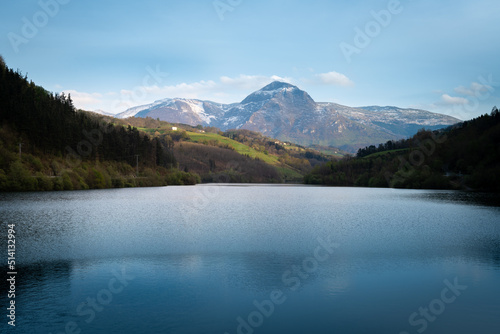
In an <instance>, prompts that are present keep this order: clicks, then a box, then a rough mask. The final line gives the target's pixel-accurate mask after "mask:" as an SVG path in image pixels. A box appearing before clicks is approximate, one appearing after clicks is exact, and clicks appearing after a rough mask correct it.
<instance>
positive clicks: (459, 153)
mask: <svg viewBox="0 0 500 334" xmlns="http://www.w3.org/2000/svg"><path fill="white" fill-rule="evenodd" d="M305 182H306V183H311V184H326V185H336V186H363V187H366V186H370V187H395V188H414V189H420V188H428V189H469V190H485V191H494V192H500V112H499V111H498V109H497V108H496V107H495V108H493V110H492V112H491V114H489V115H488V114H485V115H483V116H480V117H478V118H475V119H473V120H470V121H466V122H463V123H460V124H457V125H455V126H453V127H449V128H447V129H445V130H439V131H420V132H418V133H417V134H416V135H414V136H413V137H412V138H410V139H408V140H401V141H398V142H391V141H389V142H386V143H385V144H380V145H379V146H378V147H376V146H370V147H366V148H364V149H360V150H359V151H358V154H357V157H356V158H347V159H342V160H339V161H332V162H328V163H326V164H324V165H321V166H317V167H316V168H315V169H314V170H313V171H312V172H311V173H310V174H308V175H306V177H305Z"/></svg>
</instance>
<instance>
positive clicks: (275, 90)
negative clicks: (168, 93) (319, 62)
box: [117, 81, 460, 152]
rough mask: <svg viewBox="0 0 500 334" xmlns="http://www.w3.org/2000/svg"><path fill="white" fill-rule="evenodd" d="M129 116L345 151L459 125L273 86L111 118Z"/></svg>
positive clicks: (420, 112) (167, 102) (164, 103)
mask: <svg viewBox="0 0 500 334" xmlns="http://www.w3.org/2000/svg"><path fill="white" fill-rule="evenodd" d="M132 116H135V117H152V118H159V119H160V120H164V121H168V122H173V123H185V124H189V125H198V124H201V125H204V126H213V127H218V128H220V129H221V130H228V129H248V130H252V131H258V132H260V133H262V134H264V135H266V136H269V137H273V138H277V139H280V140H283V141H292V142H295V143H298V144H301V145H324V146H336V147H339V148H341V149H343V150H346V151H351V152H354V151H356V150H357V149H358V148H361V147H364V146H367V145H371V144H375V143H379V142H385V141H388V140H397V139H402V138H406V137H408V136H411V135H412V134H414V133H416V132H417V131H418V130H419V129H421V128H423V127H425V128H427V129H431V130H433V129H437V128H443V127H446V126H448V125H452V124H455V123H458V122H460V120H458V119H456V118H454V117H450V116H446V115H441V114H436V113H432V112H429V111H425V110H418V109H402V108H398V107H379V106H371V107H361V108H353V107H348V106H344V105H340V104H336V103H317V102H315V101H314V100H313V99H312V98H311V96H309V94H308V93H307V92H305V91H303V90H301V89H299V88H298V87H296V86H294V85H291V84H289V83H285V82H279V81H275V82H272V83H270V84H269V85H267V86H265V87H264V88H262V89H260V90H258V91H256V92H253V93H252V94H250V95H248V96H247V97H246V98H245V99H244V100H243V101H241V102H240V103H233V104H221V103H216V102H212V101H203V100H196V99H182V98H175V99H164V100H159V101H156V102H154V103H151V104H148V105H144V106H138V107H134V108H131V109H128V110H126V111H124V112H122V113H120V114H118V115H117V117H119V118H127V117H132Z"/></svg>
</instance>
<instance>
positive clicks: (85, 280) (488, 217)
mask: <svg viewBox="0 0 500 334" xmlns="http://www.w3.org/2000/svg"><path fill="white" fill-rule="evenodd" d="M489 197H490V196H488V195H483V194H474V193H464V192H454V191H426V190H394V189H365V188H327V187H308V186H300V185H198V186H192V187H173V186H171V187H164V188H136V189H117V190H115V189H113V190H96V191H74V192H49V193H15V194H0V219H1V220H2V226H1V231H0V232H1V240H2V243H1V244H2V247H4V249H6V248H7V245H6V244H7V242H6V240H7V224H15V232H16V264H17V268H16V270H17V276H16V293H15V294H16V297H15V303H16V304H15V305H16V319H15V320H16V322H15V325H16V326H15V330H13V331H12V332H16V333H53V334H59V333H220V334H224V333H229V334H233V333H372V334H373V333H395V334H408V333H424V332H425V333H429V334H430V333H454V334H456V333H498V332H499V330H500V208H499V207H496V206H492V205H488V203H489V202H490V200H491V198H489ZM4 257H5V262H4V265H5V270H4V271H7V265H6V261H7V252H4ZM2 284H3V285H2V294H1V297H0V301H1V303H2V304H1V305H2V309H3V310H4V311H3V314H2V318H3V319H4V320H3V321H2V324H1V326H2V328H3V329H5V328H9V329H11V328H10V327H11V326H8V325H7V321H9V319H8V318H6V315H7V312H8V311H7V310H6V308H5V307H6V305H8V303H9V299H7V294H6V293H4V292H6V291H8V290H9V286H8V285H7V283H5V281H4V282H3V283H2ZM2 332H6V331H3V330H2Z"/></svg>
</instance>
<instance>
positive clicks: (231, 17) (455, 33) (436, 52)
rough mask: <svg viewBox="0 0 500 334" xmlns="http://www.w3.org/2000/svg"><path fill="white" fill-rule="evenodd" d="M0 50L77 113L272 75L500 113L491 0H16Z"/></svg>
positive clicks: (229, 91) (323, 94) (320, 96)
mask: <svg viewBox="0 0 500 334" xmlns="http://www.w3.org/2000/svg"><path fill="white" fill-rule="evenodd" d="M0 8H1V11H0V31H1V37H0V54H1V55H2V56H3V57H4V59H5V61H6V63H7V64H8V66H10V67H12V68H14V69H20V70H21V71H22V72H23V73H27V74H28V77H29V78H30V79H32V80H33V81H34V82H35V83H37V84H39V85H42V86H44V87H45V88H46V89H48V90H50V91H53V92H61V91H65V92H68V93H71V95H72V97H73V100H74V102H75V105H76V106H77V107H80V108H84V109H88V110H95V109H102V110H105V111H108V112H113V113H116V112H120V111H123V110H125V109H127V108H129V107H132V106H136V105H140V104H145V103H150V102H153V101H154V100H158V99H162V98H167V97H170V98H173V97H190V98H200V99H208V100H213V101H217V102H225V103H230V102H239V101H241V100H242V99H243V98H244V97H245V96H247V95H248V94H250V93H251V92H253V91H255V90H257V89H260V88H261V87H263V86H264V85H265V84H267V83H269V82H271V81H273V80H276V79H278V80H284V81H288V82H291V83H293V84H295V85H297V86H299V87H300V88H301V89H304V90H306V91H307V92H308V93H309V94H310V95H311V96H312V98H313V99H314V100H316V101H318V102H337V103H340V104H345V105H349V106H366V105H396V106H399V107H414V108H422V109H426V110H430V111H434V112H440V113H445V114H448V115H452V116H455V117H457V118H460V119H468V118H472V117H475V116H478V115H480V114H484V113H486V112H489V111H491V108H492V107H493V106H494V105H497V106H499V107H500V85H499V82H500V66H499V61H498V59H499V55H500V43H499V42H500V41H499V36H500V15H499V14H500V2H498V0H476V1H464V0H455V1H451V0H443V1H436V0H401V1H397V0H383V1H379V0H371V1H368V0H363V1H332V0H311V1H303V0H301V1H298V0H287V1H285V0H253V1H250V0H216V1H214V0H196V1H195V0H179V1H169V0H143V1H134V2H125V1H114V0H101V1H94V0H87V1H83V0H20V1H8V3H7V2H6V1H4V2H3V3H2V5H1V7H0Z"/></svg>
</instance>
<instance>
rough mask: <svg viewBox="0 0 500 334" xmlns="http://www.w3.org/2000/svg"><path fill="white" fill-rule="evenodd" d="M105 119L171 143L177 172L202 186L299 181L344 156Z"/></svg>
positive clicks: (249, 137)
mask: <svg viewBox="0 0 500 334" xmlns="http://www.w3.org/2000/svg"><path fill="white" fill-rule="evenodd" d="M106 119H107V120H108V121H109V122H113V123H114V124H116V125H121V126H124V127H127V126H135V127H137V128H138V129H140V130H141V131H144V132H146V133H148V134H149V135H150V136H151V137H152V138H160V139H161V140H162V141H167V142H169V143H170V142H173V152H174V156H175V159H176V161H177V163H178V166H179V169H181V170H183V171H189V172H194V173H197V174H198V175H200V176H201V179H202V182H243V183H247V182H253V183H255V182H259V183H261V182H266V183H267V182H271V183H274V182H302V180H303V175H304V174H306V173H309V172H310V171H311V170H312V168H313V167H314V166H316V165H318V164H320V163H324V162H326V161H328V160H330V159H331V158H332V156H338V157H340V156H342V154H343V152H342V151H340V150H338V149H336V148H333V147H328V148H323V149H326V150H328V151H329V152H327V154H326V153H321V152H319V151H318V150H315V149H312V148H306V147H303V146H300V145H296V144H293V143H289V142H282V141H279V140H276V139H272V138H269V137H266V136H264V135H262V134H260V133H258V132H253V131H249V130H228V131H225V132H222V131H221V130H220V129H218V128H215V127H203V126H201V125H198V126H196V127H195V126H190V125H186V124H171V123H168V122H164V121H160V120H157V119H153V118H151V117H146V118H136V117H131V118H127V119H116V118H112V117H107V118H106ZM174 128H175V130H173V129H174Z"/></svg>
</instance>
